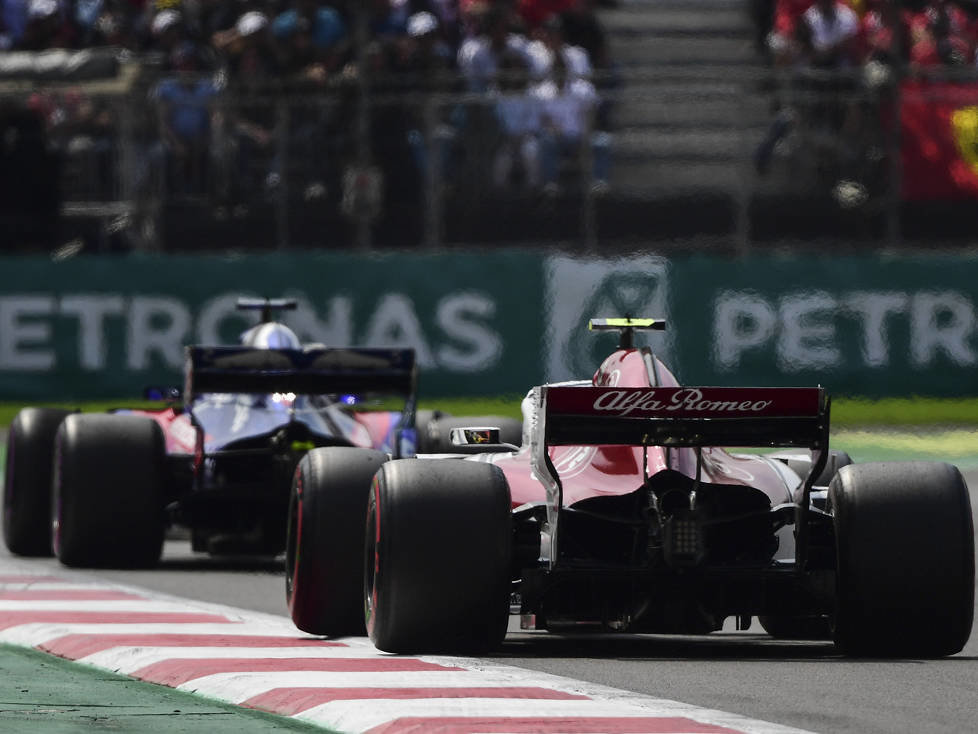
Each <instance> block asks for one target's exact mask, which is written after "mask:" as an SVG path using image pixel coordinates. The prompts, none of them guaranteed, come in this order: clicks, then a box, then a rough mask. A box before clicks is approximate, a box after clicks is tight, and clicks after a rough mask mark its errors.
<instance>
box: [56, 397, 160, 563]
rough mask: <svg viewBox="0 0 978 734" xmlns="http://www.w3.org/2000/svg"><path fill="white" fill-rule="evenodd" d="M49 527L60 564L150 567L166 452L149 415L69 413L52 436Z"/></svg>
mask: <svg viewBox="0 0 978 734" xmlns="http://www.w3.org/2000/svg"><path fill="white" fill-rule="evenodd" d="M55 452H56V458H55V473H54V482H53V487H54V492H53V495H52V508H51V510H52V526H53V544H54V552H55V555H56V556H57V557H58V560H60V561H61V562H62V563H63V564H64V565H66V566H76V567H83V568H99V567H101V568H149V567H152V566H155V565H156V564H157V563H158V562H159V559H160V555H161V553H162V551H163V536H164V533H165V530H166V521H165V514H164V501H165V500H164V496H165V495H164V492H165V488H166V455H165V445H164V439H163V431H162V429H161V428H160V426H159V424H158V423H156V421H154V420H153V419H152V418H146V417H143V416H137V415H118V414H107V413H89V414H75V415H69V416H68V417H67V418H65V420H64V422H63V423H62V424H61V428H60V429H59V430H58V436H57V439H56V442H55Z"/></svg>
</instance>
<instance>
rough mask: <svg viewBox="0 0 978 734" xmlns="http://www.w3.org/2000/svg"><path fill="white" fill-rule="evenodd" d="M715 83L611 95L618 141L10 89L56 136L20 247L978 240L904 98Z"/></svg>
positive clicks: (475, 110) (171, 91)
mask: <svg viewBox="0 0 978 734" xmlns="http://www.w3.org/2000/svg"><path fill="white" fill-rule="evenodd" d="M697 73H698V75H699V76H698V80H699V82H700V85H699V86H696V85H691V84H687V83H685V82H684V81H683V78H682V77H681V76H680V77H678V78H674V77H671V76H669V75H668V74H666V73H657V72H656V70H648V71H647V72H645V73H643V74H642V75H639V76H634V77H633V78H629V79H624V80H622V79H618V80H616V83H615V85H604V84H600V83H599V85H598V86H599V89H600V90H601V94H602V101H603V105H604V106H605V111H607V112H608V113H609V114H608V115H607V117H606V118H602V119H604V120H605V121H606V123H607V124H603V125H602V126H601V127H600V128H597V127H593V126H592V128H591V129H589V130H588V131H587V132H586V133H585V134H584V135H582V136H581V137H580V138H579V139H577V140H574V141H565V142H564V143H561V142H560V141H557V140H553V139H545V137H537V138H536V139H534V140H533V141H528V140H527V139H516V138H514V137H512V136H507V134H506V132H505V129H503V128H502V127H501V125H500V122H499V120H500V108H501V106H502V105H505V104H506V101H507V99H509V97H505V96H501V95H474V94H454V93H443V92H441V93H430V92H428V93H421V92H418V91H402V90H397V89H391V88H386V89H380V88H373V89H372V90H371V92H370V94H369V95H367V96H363V95H361V94H360V93H359V92H358V90H357V88H351V89H345V90H344V89H337V90H331V91H317V92H310V91H307V90H294V89H293V90H283V89H279V90H270V89H263V90H259V91H254V90H252V91H246V90H242V89H235V88H231V87H226V86H222V85H220V84H218V85H213V84H212V80H209V79H204V78H197V79H184V80H179V79H175V78H174V79H165V78H164V79H152V80H146V79H145V78H144V77H140V78H139V79H138V80H136V81H135V82H133V83H131V84H128V85H126V86H125V87H124V88H123V89H121V90H120V89H111V90H105V89H101V88H99V87H98V86H97V85H88V86H85V85H72V86H64V85H47V86H45V85H37V86H31V87H30V88H29V89H20V90H9V89H8V90H7V91H6V92H0V101H2V102H3V104H4V105H5V106H6V108H7V109H21V110H29V111H31V112H32V113H34V114H36V115H38V116H39V119H42V120H43V121H44V125H43V129H42V130H40V131H39V133H38V134H39V135H40V136H41V138H42V143H39V144H38V145H39V146H40V147H38V148H37V150H38V151H41V150H43V156H44V158H45V160H47V161H48V162H49V166H48V168H47V169H45V170H49V171H50V175H51V176H53V177H54V178H55V179H56V184H57V186H56V187H55V188H56V193H55V194H54V196H56V199H57V211H56V213H55V216H54V219H53V222H55V223H52V220H51V218H50V214H45V210H43V208H39V207H38V206H34V205H32V206H33V208H30V207H28V208H27V209H23V208H22V209H17V210H15V211H13V209H16V207H8V210H7V213H6V215H5V216H6V217H7V219H8V220H18V219H17V218H18V217H19V220H18V221H19V222H20V226H19V227H13V228H11V227H8V228H7V232H8V237H10V238H11V240H10V242H11V244H13V245H15V246H16V245H17V244H18V242H19V241H20V240H22V241H23V242H24V243H26V246H30V244H31V242H32V241H36V240H39V241H41V242H42V244H44V245H52V246H56V247H57V246H64V245H65V244H66V243H67V244H68V245H69V247H76V248H77V247H85V248H88V249H91V250H103V251H104V250H113V249H137V250H148V251H213V250H226V249H229V248H231V249H235V248H236V249H241V250H262V249H303V248H336V249H340V248H343V249H349V248H360V249H364V250H368V249H375V248H378V249H379V248H446V247H449V248H450V247H453V246H472V245H480V244H485V245H494V244H500V243H510V244H532V245H560V246H562V247H564V248H571V249H579V250H582V251H604V250H608V249H615V248H634V247H636V246H643V247H644V246H647V245H649V244H650V243H658V244H660V245H662V246H664V247H666V246H668V247H681V248H686V249H689V248H691V247H693V248H704V247H709V248H713V249H714V250H717V249H720V250H723V249H730V250H732V251H736V252H741V253H742V252H745V251H749V250H751V249H752V248H758V247H765V246H768V245H772V244H773V245H784V244H786V243H791V244H803V245H805V244H810V245H815V246H822V245H824V243H825V242H836V243H839V244H840V245H842V246H846V247H848V246H850V245H851V244H852V243H853V242H865V243H867V245H868V246H872V247H879V246H893V245H900V244H907V243H910V244H920V243H921V242H924V241H929V240H931V239H933V237H935V236H937V237H940V238H942V239H943V240H946V241H956V242H969V241H970V239H971V232H973V231H976V230H975V224H976V222H975V221H974V209H975V207H974V206H973V202H974V199H973V198H969V197H970V195H971V194H970V193H969V192H970V191H971V189H969V188H968V186H965V187H964V188H963V189H962V192H963V193H961V195H960V196H959V195H958V194H953V193H952V194H942V195H938V196H935V197H927V196H924V197H921V196H919V195H918V196H916V197H914V198H912V199H908V197H907V196H906V195H905V193H906V191H905V189H906V187H905V185H904V184H905V177H906V176H907V175H917V172H916V171H911V172H907V171H905V170H904V163H905V162H906V160H907V158H906V153H905V147H906V145H907V136H908V135H912V136H915V137H917V138H920V137H921V136H923V137H925V138H926V137H927V136H930V135H932V136H934V138H935V139H937V138H939V137H940V136H946V135H947V131H945V130H938V129H936V128H928V127H927V125H926V124H925V125H924V126H923V127H920V126H918V127H917V128H915V129H914V130H912V131H908V130H907V129H905V126H904V124H903V119H902V117H901V113H900V110H901V91H900V90H901V87H900V85H899V84H897V83H895V81H894V80H892V79H889V78H875V79H874V78H873V77H872V75H871V74H867V73H864V72H860V74H859V75H848V76H845V77H816V76H813V75H802V76H799V75H792V76H780V77H778V76H771V75H769V74H763V75H753V76H751V77H750V78H746V79H745V78H743V73H742V71H738V76H737V77H734V76H732V75H731V73H730V72H724V71H723V70H716V74H715V75H714V76H711V75H710V72H709V70H707V71H705V72H704V70H703V69H699V70H698V71H697ZM704 75H705V76H706V77H707V81H708V82H709V84H707V85H705V86H704V85H703V84H702V82H703V80H704ZM600 81H601V80H599V82H600ZM962 89H965V90H968V89H971V90H974V89H978V82H975V81H973V80H971V79H964V80H960V79H959V80H956V82H955V84H953V85H949V84H947V83H944V82H941V83H935V84H934V85H933V86H928V87H926V91H925V93H926V95H927V99H928V100H929V104H931V106H932V107H935V108H941V107H942V106H943V107H947V108H948V109H952V110H967V109H970V107H969V105H970V104H973V105H978V95H975V96H976V99H975V102H974V103H970V102H968V92H967V91H965V92H964V93H962V91H961V90H962ZM919 91H920V90H918V92H919ZM962 94H964V96H963V97H962ZM938 117H939V116H938ZM935 119H938V118H935ZM934 124H937V123H934ZM972 127H974V126H972ZM952 134H955V133H954V131H953V130H952ZM956 135H957V138H956V142H955V143H954V144H955V145H957V146H958V149H959V152H961V158H962V161H961V162H960V163H962V165H963V166H964V168H963V169H962V170H963V171H964V173H963V174H960V175H964V176H967V174H968V171H969V170H970V169H969V167H968V166H969V165H970V164H969V161H973V160H978V155H975V154H973V151H974V150H976V148H975V138H976V135H975V134H974V130H973V129H970V128H967V125H965V129H964V130H963V132H962V130H958V131H957V133H956ZM969 136H970V137H969ZM969 146H970V147H969ZM37 155H41V154H40V153H37ZM551 169H552V172H553V175H552V176H548V175H547V172H548V171H550V170H551ZM932 169H933V167H932ZM938 169H939V166H938ZM975 170H976V171H978V168H976V169H975ZM933 174H934V171H933V170H931V172H930V175H933ZM975 176H976V178H978V173H976V174H975ZM548 183H549V184H553V185H550V186H548V185H547V184H548ZM975 190H978V187H975ZM25 196H26V194H25ZM5 198H6V199H7V200H8V202H9V200H10V197H9V196H8V197H5ZM15 198H16V197H15ZM28 198H31V197H28ZM36 199H37V196H36V195H34V196H33V197H32V199H31V200H36ZM35 203H36V201H35ZM935 221H936V222H937V223H939V225H940V227H938V228H937V229H934V224H935ZM42 225H43V226H42ZM38 231H40V232H42V233H43V235H42V236H40V237H33V234H32V233H34V232H38ZM935 233H936V234H935ZM17 238H20V240H18V239H17Z"/></svg>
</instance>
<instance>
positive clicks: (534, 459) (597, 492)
mask: <svg viewBox="0 0 978 734" xmlns="http://www.w3.org/2000/svg"><path fill="white" fill-rule="evenodd" d="M663 326H664V325H663V323H662V322H661V321H656V320H650V319H641V320H639V319H614V320H600V321H594V322H592V328H613V329H618V330H620V331H621V333H622V341H621V344H620V347H619V349H618V350H617V351H615V352H614V353H613V354H611V355H610V356H609V357H608V358H607V359H605V360H604V362H603V363H602V364H601V365H600V367H599V368H598V370H597V372H596V373H595V374H594V376H593V378H592V379H590V380H583V381H580V382H572V383H561V384H551V385H543V386H541V387H536V388H534V389H533V390H531V391H530V393H529V395H528V396H527V398H526V399H525V401H524V403H523V411H524V434H523V446H522V447H521V448H519V449H517V448H516V447H513V446H504V445H500V444H499V443H498V439H497V438H496V436H495V433H494V431H493V430H492V428H491V427H485V426H482V427H480V426H473V427H471V428H470V429H459V430H457V431H456V436H455V444H456V446H455V453H449V454H440V455H431V456H425V455H421V456H419V457H418V458H411V459H402V460H391V459H390V458H389V457H388V455H387V454H385V453H382V452H379V451H369V450H362V449H352V448H323V449H316V450H314V451H311V452H309V453H308V454H307V455H306V456H305V457H304V458H303V460H302V462H301V463H300V464H299V467H298V469H297V471H296V475H295V480H294V483H293V491H292V501H291V509H290V513H289V517H290V520H289V536H288V544H287V595H288V599H289V604H290V609H291V613H292V617H293V619H294V621H295V623H296V624H297V625H298V626H299V627H300V628H301V629H303V630H307V631H309V632H313V633H319V634H327V635H339V634H355V633H357V632H359V631H361V630H362V629H364V626H365V627H366V630H367V631H368V632H369V635H370V637H371V639H372V640H373V641H374V643H375V644H376V645H377V646H378V647H379V648H380V649H382V650H388V651H392V652H424V651H428V652H447V651H466V650H468V651H473V650H474V651H480V650H483V651H484V650H488V649H491V648H494V647H496V646H498V645H499V644H500V643H501V642H502V641H503V639H504V636H505V634H506V630H507V626H508V616H509V615H510V614H519V615H520V618H521V621H522V624H523V627H524V628H535V629H548V630H568V629H582V628H583V627H585V626H587V627H590V628H592V629H606V630H614V631H618V632H627V631H631V632H648V633H679V634H703V633H709V632H712V631H715V630H718V629H720V627H721V625H722V623H723V621H724V620H725V619H726V618H728V617H735V618H737V620H738V622H740V623H741V624H744V623H745V622H747V621H749V619H750V618H751V617H752V616H757V617H759V618H760V620H761V623H762V624H763V626H764V628H765V629H766V630H767V631H768V632H769V633H770V634H772V635H774V636H779V637H806V638H825V639H830V638H834V640H835V643H836V644H837V645H838V646H839V648H840V649H841V650H842V651H843V652H845V653H847V654H853V655H861V654H872V655H898V656H902V655H924V656H939V655H948V654H952V653H955V652H957V651H959V650H960V649H961V648H962V647H963V645H964V644H965V642H966V641H967V639H968V637H969V635H970V631H971V625H972V610H973V596H974V587H975V584H974V535H973V527H972V516H971V511H970V503H969V498H968V489H967V487H966V486H965V483H964V481H963V479H962V477H961V474H960V472H959V471H958V470H957V469H956V468H955V467H953V466H950V465H948V464H942V463H931V462H905V463H892V464H890V463H887V464H868V463H867V464H852V463H851V461H850V459H849V457H848V456H847V455H846V454H845V453H843V452H838V451H831V450H830V449H829V399H828V397H827V396H826V394H825V392H824V391H823V389H822V388H818V387H812V388H806V387H799V388H764V387H759V388H729V387H728V388H720V387H690V386H683V385H681V384H680V383H679V382H678V381H677V379H676V378H675V377H674V376H673V374H672V373H671V372H670V371H669V370H668V369H667V368H666V367H665V365H663V363H662V362H661V361H660V360H659V359H657V358H656V356H655V355H654V354H653V353H652V351H651V350H649V349H648V348H633V346H632V333H633V331H635V330H636V329H657V328H663ZM723 447H727V448H723ZM735 447H740V450H736V448H735ZM772 448H773V449H777V448H780V449H782V450H781V451H773V452H772V451H769V452H767V453H764V452H760V451H759V449H768V450H769V449H772ZM728 449H729V450H728ZM364 528H365V531H364ZM361 549H362V551H361Z"/></svg>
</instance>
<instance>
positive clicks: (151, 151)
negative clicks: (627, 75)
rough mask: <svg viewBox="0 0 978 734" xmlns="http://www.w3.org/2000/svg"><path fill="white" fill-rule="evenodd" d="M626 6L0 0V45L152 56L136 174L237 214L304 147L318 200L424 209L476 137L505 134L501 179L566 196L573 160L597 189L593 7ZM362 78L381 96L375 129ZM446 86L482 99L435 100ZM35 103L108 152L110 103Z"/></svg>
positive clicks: (437, 0) (598, 103)
mask: <svg viewBox="0 0 978 734" xmlns="http://www.w3.org/2000/svg"><path fill="white" fill-rule="evenodd" d="M613 4H614V0H603V1H602V0H0V7H2V13H0V52H2V51H4V50H8V51H43V50H46V49H52V48H66V49H82V48H91V47H95V46H111V47H115V48H118V49H121V50H122V51H123V53H125V54H128V55H129V56H130V57H132V58H136V59H139V60H140V61H141V62H142V63H143V64H145V65H146V66H147V67H149V68H152V69H154V70H155V72H156V75H157V76H156V81H155V83H153V84H152V87H151V91H150V93H149V102H150V103H151V104H150V105H148V108H149V109H152V110H154V111H155V112H154V115H153V118H154V119H152V120H150V121H148V122H149V128H151V129H155V130H156V131H157V133H158V134H146V135H144V136H143V141H142V143H141V145H142V148H143V155H140V156H139V157H138V158H139V170H138V171H137V172H136V174H135V175H134V179H135V186H136V189H137V190H143V189H146V187H152V186H157V187H158V186H163V187H165V190H166V191H168V192H169V193H170V194H171V195H179V196H184V195H190V196H194V195H198V194H205V195H208V196H210V197H212V198H213V197H217V200H218V202H219V203H220V204H221V205H222V208H221V210H222V211H224V205H225V204H226V205H227V210H228V211H232V210H234V209H235V208H236V207H235V204H236V203H238V204H240V203H241V202H247V201H253V200H254V199H255V197H256V196H259V195H260V196H264V197H266V198H267V197H269V196H275V195H277V193H276V192H278V191H280V190H281V187H282V185H283V179H284V178H285V177H286V176H292V171H291V169H289V170H288V171H287V170H286V169H287V167H289V166H290V165H291V163H292V162H295V161H297V162H298V163H299V166H300V168H301V169H302V171H301V176H300V179H299V180H298V181H292V185H293V192H294V191H296V190H299V191H301V192H302V195H303V197H304V198H305V199H307V200H315V199H320V198H324V197H326V196H329V195H335V196H337V197H338V200H339V199H342V202H343V205H344V206H348V207H349V208H350V210H351V211H354V210H363V209H364V207H366V209H370V208H371V204H369V203H367V204H364V202H363V201H361V199H363V198H364V197H367V198H371V197H372V198H374V199H379V198H385V199H387V200H388V201H394V200H396V201H401V202H407V204H406V205H407V206H419V205H420V204H419V202H418V193H419V192H420V191H421V190H422V188H423V184H424V182H425V181H426V180H428V179H430V174H432V172H437V175H438V177H440V179H442V180H443V182H444V183H446V185H450V184H451V181H452V179H453V177H455V178H457V177H458V176H459V175H460V174H461V172H463V171H465V170H466V169H465V168H464V166H463V165H462V163H463V159H464V158H465V156H466V155H467V148H468V143H470V142H471V141H472V140H473V139H475V138H478V139H479V141H480V143H485V141H487V140H488V141H491V143H490V145H489V147H490V148H491V154H490V157H491V159H490V160H488V161H484V162H478V163H477V165H478V167H479V168H480V170H481V171H482V175H484V176H487V177H488V178H489V179H490V180H489V181H488V182H487V183H488V184H490V185H492V186H495V187H497V188H499V189H502V190H506V191H514V190H516V191H521V192H523V191H530V192H534V193H536V194H539V195H547V196H552V195H556V194H559V193H560V192H561V190H562V187H563V186H566V185H567V182H568V175H569V174H568V171H570V175H573V176H576V181H577V182H578V183H583V185H585V186H587V187H590V188H589V190H591V191H593V192H594V193H598V194H600V193H603V192H604V191H606V190H607V189H608V173H609V165H610V164H609V160H610V158H609V143H610V109H611V108H610V103H609V101H608V100H609V98H610V97H609V95H608V94H606V92H607V88H606V86H605V84H606V83H607V81H608V80H609V79H612V78H613V68H614V67H613V61H612V59H611V55H610V53H609V48H608V40H607V37H606V34H605V32H604V29H603V28H602V26H601V23H600V21H599V18H598V15H597V14H596V7H597V6H598V5H613ZM596 84H597V86H596ZM365 89H368V90H369V92H370V94H371V95H372V98H373V99H374V100H375V102H376V103H375V104H373V105H372V106H371V108H370V113H369V115H368V120H369V121H368V123H367V125H366V128H364V126H362V125H361V126H359V127H358V121H359V118H358V114H359V112H358V108H357V105H358V103H359V101H360V100H362V94H363V93H364V90H365ZM320 91H323V92H329V94H316V93H317V92H320ZM395 92H396V93H397V95H394V94H393V93H395ZM404 92H407V93H408V94H407V95H405V94H403V93H404ZM385 95H386V96H385ZM439 95H441V98H444V99H445V100H467V102H458V101H455V102H448V101H446V102H445V103H444V104H440V103H439V104H438V105H435V106H434V107H433V108H431V105H430V104H428V103H427V102H426V100H429V101H430V100H431V99H435V98H439ZM395 96H397V99H396V100H393V101H392V98H393V97H395ZM283 99H284V100H287V101H288V102H289V104H288V105H287V107H288V114H287V117H286V118H285V119H283V115H282V109H283V107H282V105H280V104H276V101H281V100H283ZM317 100H318V101H317ZM30 105H31V107H32V108H33V109H35V110H36V111H37V112H39V113H40V114H41V115H42V116H43V117H44V119H45V120H46V122H47V126H48V130H49V132H50V133H51V134H52V138H53V139H54V140H55V141H58V140H61V141H62V143H63V144H64V145H65V146H70V145H77V144H78V143H77V141H79V140H85V141H86V143H85V145H87V146H90V147H91V148H92V149H93V150H96V151H99V150H101V151H102V154H101V160H103V162H102V163H100V164H99V167H100V168H106V167H107V166H108V165H109V164H108V163H106V162H105V161H106V160H107V153H106V151H107V150H108V148H109V147H111V136H112V134H113V130H114V122H113V120H112V119H111V118H112V111H111V110H110V109H109V108H108V107H106V106H100V105H99V104H98V103H96V102H93V101H91V100H84V99H71V98H67V97H66V96H65V95H57V94H45V93H42V92H39V93H37V94H35V95H34V96H33V97H32V99H31V102H30ZM426 105H427V106H426ZM430 109H434V113H433V114H432V113H431V112H430ZM79 130H81V131H82V132H83V134H79ZM365 130H366V132H365ZM357 136H361V137H362V136H366V137H367V138H368V140H367V141H366V145H364V144H363V143H364V141H360V140H357ZM107 146H108V147H107ZM365 149H366V150H367V151H369V153H367V154H365V153H364V150H365ZM367 159H369V160H367ZM469 163H470V164H471V163H472V161H470V162H469ZM471 168H472V165H470V166H469V170H471ZM161 182H162V183H161ZM296 184H297V185H298V186H296ZM575 185H577V184H576V183H575ZM373 206H374V208H375V207H376V206H377V203H376V202H374V205H373ZM237 208H238V209H240V208H241V207H240V206H238V207H237Z"/></svg>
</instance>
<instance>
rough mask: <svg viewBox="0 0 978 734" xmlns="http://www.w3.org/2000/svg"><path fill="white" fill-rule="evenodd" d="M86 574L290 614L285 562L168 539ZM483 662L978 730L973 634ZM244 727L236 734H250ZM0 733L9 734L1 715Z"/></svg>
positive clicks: (977, 640)
mask: <svg viewBox="0 0 978 734" xmlns="http://www.w3.org/2000/svg"><path fill="white" fill-rule="evenodd" d="M963 468H964V467H963ZM965 476H966V479H967V480H968V483H969V486H971V487H974V488H976V490H973V491H972V512H973V513H974V512H975V509H976V500H978V469H976V468H967V469H966V470H965ZM5 553H6V551H5V550H4V551H3V554H5ZM31 563H32V564H33V565H36V567H37V571H38V572H39V573H41V572H43V573H51V574H56V573H57V572H58V570H59V566H58V564H57V562H56V561H54V560H49V559H40V560H36V561H32V562H31ZM93 576H95V577H97V578H100V579H104V580H107V581H111V582H115V583H123V584H128V585H134V586H140V587H143V588H148V589H153V590H157V591H160V592H164V593H167V594H173V595H177V596H181V597H186V598H191V599H199V600H203V601H210V602H217V603H220V604H227V605H231V606H235V607H241V608H244V609H250V610H256V611H260V612H267V613H272V614H281V615H284V614H286V613H287V612H286V606H285V599H284V581H283V569H282V564H281V561H274V560H270V561H257V562H256V561H254V560H250V559H220V560H219V559H212V558H208V557H206V556H200V555H196V554H193V553H192V552H191V551H190V550H189V544H188V543H186V542H182V541H169V542H168V544H167V547H166V550H165V554H164V559H163V562H162V564H161V566H160V567H159V568H157V569H155V570H152V571H99V572H98V573H97V574H96V573H93ZM976 616H978V615H976ZM489 660H490V661H492V662H495V663H501V664H505V665H510V666H516V667H519V668H524V669H527V670H532V671H539V672H541V673H549V674H554V675H559V676H566V677H570V678H573V679H577V680H581V681H586V682H588V683H593V684H598V685H604V686H610V687H613V688H616V689H621V690H626V691H633V692H636V693H641V694H644V695H648V696H653V697H657V698H664V699H671V700H675V701H681V702H684V703H688V704H692V705H696V706H701V707H705V708H710V709H718V710H722V711H727V712H731V713H735V714H740V715H743V716H747V717H750V718H751V719H760V720H764V721H769V722H773V723H777V724H781V725H784V726H792V727H798V728H800V729H804V730H808V731H815V732H853V733H857V732H858V733H860V734H862V733H869V732H881V733H882V732H887V733H893V734H896V733H900V732H907V733H908V734H909V733H910V732H914V733H915V734H918V733H927V732H947V733H951V732H953V733H955V734H957V733H959V732H970V731H976V730H978V635H974V634H973V635H972V639H971V640H970V641H969V643H968V645H967V646H966V647H965V649H964V650H963V651H962V652H961V653H959V654H958V655H955V656H953V657H951V658H946V659H941V660H921V659H908V660H848V659H845V658H842V657H840V656H839V655H838V654H837V653H836V652H835V650H834V649H833V647H832V645H831V644H829V643H819V642H803V643H798V642H785V641H775V640H772V639H771V638H769V637H767V636H766V635H764V634H763V633H762V632H761V631H760V628H759V627H757V626H756V623H755V625H754V626H752V627H751V628H750V629H748V630H746V631H739V632H738V631H733V630H725V631H724V632H722V633H717V634H714V635H710V636H706V637H670V636H656V635H641V636H635V635H628V636H625V635H621V636H606V635H602V636H587V635H576V636H567V635H550V634H548V633H526V632H519V631H518V630H513V631H512V632H511V633H510V635H509V636H508V637H507V640H506V643H505V645H504V647H503V649H502V650H501V651H500V652H499V653H498V654H497V655H495V656H494V657H492V658H490V659H489ZM8 680H9V679H8ZM222 718H223V717H222ZM245 724H246V722H242V727H240V728H239V731H242V732H243V731H246V730H248V729H247V726H246V725H245ZM195 730H200V729H195ZM269 730H272V729H269ZM0 731H6V729H4V728H3V721H2V719H0ZM11 731H16V729H12V730H11ZM66 731H74V730H66Z"/></svg>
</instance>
